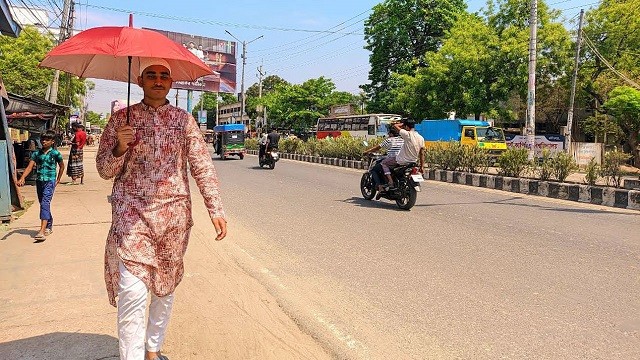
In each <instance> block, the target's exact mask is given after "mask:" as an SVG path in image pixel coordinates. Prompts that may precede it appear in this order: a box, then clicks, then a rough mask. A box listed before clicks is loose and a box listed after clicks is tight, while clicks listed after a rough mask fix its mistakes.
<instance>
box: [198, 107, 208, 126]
mask: <svg viewBox="0 0 640 360" xmlns="http://www.w3.org/2000/svg"><path fill="white" fill-rule="evenodd" d="M206 123H207V110H198V124H206Z"/></svg>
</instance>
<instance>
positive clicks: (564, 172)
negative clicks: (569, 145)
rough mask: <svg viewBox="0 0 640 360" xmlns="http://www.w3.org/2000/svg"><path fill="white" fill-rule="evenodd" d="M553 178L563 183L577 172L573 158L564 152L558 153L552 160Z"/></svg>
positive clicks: (576, 165)
mask: <svg viewBox="0 0 640 360" xmlns="http://www.w3.org/2000/svg"><path fill="white" fill-rule="evenodd" d="M552 164H553V176H554V177H555V178H556V179H557V180H558V181H560V182H564V181H565V180H566V179H567V177H568V176H569V175H571V174H573V173H574V172H576V170H578V164H576V161H575V160H574V159H573V156H572V155H570V154H567V153H566V152H560V153H558V154H556V156H555V157H554V158H553V162H552Z"/></svg>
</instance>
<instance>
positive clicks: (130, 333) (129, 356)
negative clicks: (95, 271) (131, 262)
mask: <svg viewBox="0 0 640 360" xmlns="http://www.w3.org/2000/svg"><path fill="white" fill-rule="evenodd" d="M118 269H119V270H120V283H119V284H118V286H119V289H118V338H119V340H120V360H144V355H145V345H146V350H147V351H152V352H157V351H160V349H161V348H162V343H163V342H164V336H165V332H166V330H167V325H168V324H169V318H170V317H171V307H172V306H173V294H170V295H167V296H165V297H157V296H155V295H154V294H153V293H152V294H151V303H150V305H149V322H148V323H147V327H146V331H145V326H144V318H145V310H146V305H147V294H148V292H149V290H148V289H147V286H146V285H145V284H144V282H142V280H140V279H138V278H137V277H135V276H134V275H133V274H131V273H130V272H129V271H128V270H127V268H126V267H125V266H124V264H123V263H122V261H120V262H119V264H118Z"/></svg>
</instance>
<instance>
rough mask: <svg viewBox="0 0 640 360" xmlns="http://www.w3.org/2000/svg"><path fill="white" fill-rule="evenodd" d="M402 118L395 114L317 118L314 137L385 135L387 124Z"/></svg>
mask: <svg viewBox="0 0 640 360" xmlns="http://www.w3.org/2000/svg"><path fill="white" fill-rule="evenodd" d="M400 119H402V117H401V116H400V115H396V114H363V115H347V116H332V117H326V118H319V119H318V125H317V127H316V138H318V139H324V138H326V137H329V136H331V137H334V138H335V137H338V136H352V137H363V138H373V137H377V136H385V135H387V133H388V132H389V124H390V123H391V122H393V121H399V120H400Z"/></svg>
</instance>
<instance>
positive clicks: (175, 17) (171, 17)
mask: <svg viewBox="0 0 640 360" xmlns="http://www.w3.org/2000/svg"><path fill="white" fill-rule="evenodd" d="M85 6H87V7H91V8H96V9H102V10H109V11H117V12H123V13H129V14H137V15H142V16H147V17H152V18H158V19H166V20H176V21H183V22H188V23H199V24H208V25H219V26H230V27H237V28H248V29H259V30H275V31H293V32H307V33H331V34H341V33H340V32H339V31H326V30H313V29H297V28H283V27H274V26H262V25H249V24H238V23H227V22H222V21H212V20H203V19H196V18H187V17H182V16H173V15H166V14H157V13H151V12H147V11H136V10H127V9H118V8H112V7H107V6H99V5H91V4H87V5H85ZM343 34H347V35H360V36H362V35H364V34H362V33H356V32H348V33H343Z"/></svg>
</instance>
